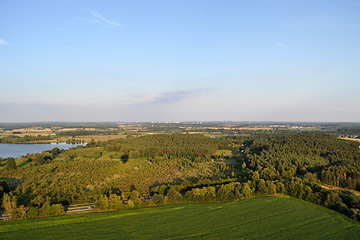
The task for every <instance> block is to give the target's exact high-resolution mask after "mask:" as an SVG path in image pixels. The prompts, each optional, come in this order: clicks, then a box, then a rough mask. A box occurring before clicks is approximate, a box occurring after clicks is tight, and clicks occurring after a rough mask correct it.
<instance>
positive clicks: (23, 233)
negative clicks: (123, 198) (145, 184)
mask: <svg viewBox="0 0 360 240" xmlns="http://www.w3.org/2000/svg"><path fill="white" fill-rule="evenodd" d="M0 236H1V238H2V239H98V238H101V239H199V238H203V239H360V224H359V223H358V222H354V221H352V220H350V219H348V218H346V217H345V216H343V215H341V214H340V213H337V212H334V211H331V210H329V209H326V208H323V207H320V206H318V205H313V204H311V203H308V202H304V201H302V200H299V199H295V198H290V197H281V196H275V197H267V198H257V199H249V200H243V201H239V202H229V203H204V204H177V205H168V206H163V207H153V208H142V209H136V210H126V211H121V212H102V213H88V214H76V215H69V216H61V217H53V218H40V219H25V220H15V221H6V222H1V223H0Z"/></svg>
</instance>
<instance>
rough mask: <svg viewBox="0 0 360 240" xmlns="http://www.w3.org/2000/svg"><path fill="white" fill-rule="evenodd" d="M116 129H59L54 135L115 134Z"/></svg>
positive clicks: (116, 132)
mask: <svg viewBox="0 0 360 240" xmlns="http://www.w3.org/2000/svg"><path fill="white" fill-rule="evenodd" d="M117 134H118V131H110V130H106V131H98V130H72V131H60V132H57V133H56V136H58V137H63V136H67V137H68V136H71V137H75V136H89V135H117Z"/></svg>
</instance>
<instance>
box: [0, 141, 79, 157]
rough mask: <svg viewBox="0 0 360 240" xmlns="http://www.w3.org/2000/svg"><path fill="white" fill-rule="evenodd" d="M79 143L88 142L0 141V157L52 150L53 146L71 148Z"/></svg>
mask: <svg viewBox="0 0 360 240" xmlns="http://www.w3.org/2000/svg"><path fill="white" fill-rule="evenodd" d="M79 145H86V144H67V143H50V144H10V143H0V157H2V158H7V157H13V158H18V157H21V156H23V155H26V154H27V153H40V152H42V151H47V150H51V149H53V148H59V149H69V148H72V147H76V146H79Z"/></svg>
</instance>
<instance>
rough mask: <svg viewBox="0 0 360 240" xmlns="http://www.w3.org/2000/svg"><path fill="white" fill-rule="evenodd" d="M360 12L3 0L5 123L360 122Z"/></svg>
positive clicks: (324, 4) (282, 0) (340, 6)
mask: <svg viewBox="0 0 360 240" xmlns="http://www.w3.org/2000/svg"><path fill="white" fill-rule="evenodd" d="M359 90H360V0H347V1H342V0H319V1H309V0H304V1H292V0H247V1H230V0H226V1H215V0H197V1H191V0H184V1H165V0H163V1H160V0H159V1H145V0H143V1H138V0H134V1H130V0H129V1H94V0H91V1H85V0H82V1H81V0H78V1H77V0H59V1H45V0H34V1H26V0H22V1H21V0H20V1H10V0H0V122H33V121H53V120H56V121H86V122H91V121H94V122H95V121H118V122H126V121H136V122H143V121H149V122H151V121H162V122H164V121H296V122H299V121H307V122H360V107H359V103H360V94H359Z"/></svg>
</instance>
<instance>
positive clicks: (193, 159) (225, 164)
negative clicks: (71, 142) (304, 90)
mask: <svg viewBox="0 0 360 240" xmlns="http://www.w3.org/2000/svg"><path fill="white" fill-rule="evenodd" d="M28 159H29V160H28V161H29V164H28V165H26V166H24V167H21V168H17V169H14V168H8V169H5V168H4V169H2V170H1V176H0V177H3V178H4V179H5V178H9V177H12V178H16V179H23V182H22V183H21V184H18V185H17V186H13V187H12V188H10V190H9V191H8V192H5V191H3V193H6V194H7V193H9V192H10V194H12V195H11V196H12V198H11V201H13V202H14V200H13V199H16V204H17V205H16V206H17V207H16V208H19V207H18V206H23V207H21V211H23V209H24V208H25V210H26V211H25V212H26V214H28V213H29V212H30V211H31V216H36V214H38V215H43V216H44V214H45V213H44V211H45V210H41V209H51V208H49V207H48V206H52V205H54V206H55V207H56V206H58V205H57V204H70V203H71V204H72V203H81V202H83V203H85V202H96V206H97V208H99V209H124V208H133V207H142V206H152V205H161V204H166V203H174V202H204V201H205V202H208V201H210V202H213V201H218V202H222V201H232V200H239V199H244V198H251V197H259V196H267V195H272V194H276V193H278V194H287V195H290V196H293V197H297V198H301V199H304V200H306V201H309V202H312V203H315V204H320V205H323V206H325V207H329V208H332V209H334V210H337V211H339V212H342V213H344V214H347V215H348V216H350V217H352V218H354V219H359V218H360V215H359V214H360V210H359V209H360V204H359V202H360V200H359V197H357V196H355V195H353V194H350V193H349V192H347V191H346V189H353V190H359V189H360V175H359V170H360V163H359V161H360V151H359V143H357V142H352V141H345V140H341V139H338V138H337V137H336V136H333V135H328V134H323V133H291V132H285V133H284V132H277V133H266V132H263V133H259V132H257V133H256V134H253V135H250V136H238V135H236V136H230V137H226V138H216V139H213V138H208V137H205V136H200V135H182V134H181V135H180V134H179V135H178V134H165V135H149V136H144V137H137V138H127V139H117V140H110V141H107V142H94V141H92V142H91V143H89V144H88V145H87V146H86V147H83V146H80V147H78V148H76V149H70V150H68V151H64V150H59V149H54V150H52V151H46V152H43V153H41V154H32V155H29V156H28ZM15 167H16V166H15ZM156 182H162V183H161V184H155V183H156ZM324 184H327V185H332V186H337V187H339V188H343V190H338V191H334V190H328V189H325V188H324ZM345 188H346V189H345ZM0 190H1V189H0ZM3 195H4V194H3ZM4 196H5V195H4ZM9 196H10V195H9ZM4 200H5V199H4V197H2V201H4ZM6 201H9V199H7V200H6ZM11 201H10V202H11ZM3 206H4V204H3ZM44 206H45V207H44ZM55 207H54V208H55ZM35 209H37V210H35ZM59 209H60V208H59ZM16 211H17V210H16ZM16 211H15V213H16ZM21 211H20V210H19V211H18V212H21ZM36 211H38V213H36ZM47 212H48V213H49V212H50V213H51V214H50V215H54V214H55V212H56V211H55V210H49V211H47ZM60 212H61V211H60V210H59V213H60ZM22 213H23V212H22ZM26 214H25V215H24V216H28V215H26ZM15 215H16V214H15ZM20 215H21V214H20ZM20 215H19V216H20ZM16 216H18V215H16ZM21 216H23V215H21Z"/></svg>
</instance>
